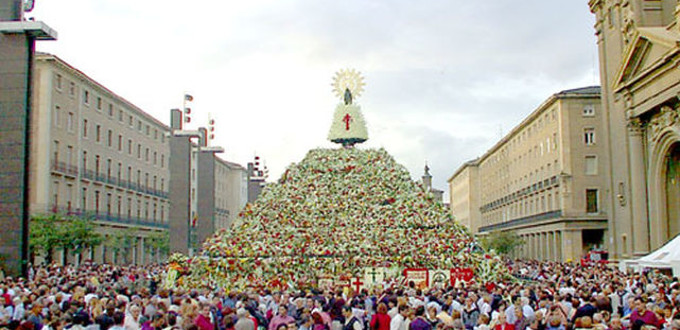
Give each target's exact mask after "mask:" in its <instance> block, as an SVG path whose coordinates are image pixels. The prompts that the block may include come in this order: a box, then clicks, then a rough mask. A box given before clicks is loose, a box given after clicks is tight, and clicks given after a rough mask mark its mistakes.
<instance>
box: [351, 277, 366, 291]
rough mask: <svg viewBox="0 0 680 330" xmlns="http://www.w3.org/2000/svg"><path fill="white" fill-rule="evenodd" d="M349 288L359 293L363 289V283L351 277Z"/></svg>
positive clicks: (358, 278)
mask: <svg viewBox="0 0 680 330" xmlns="http://www.w3.org/2000/svg"><path fill="white" fill-rule="evenodd" d="M349 287H350V288H352V289H354V292H357V293H358V292H360V291H361V288H363V287H364V282H363V281H361V278H360V277H353V278H351V281H350V282H349Z"/></svg>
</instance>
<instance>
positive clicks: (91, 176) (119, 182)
mask: <svg viewBox="0 0 680 330" xmlns="http://www.w3.org/2000/svg"><path fill="white" fill-rule="evenodd" d="M50 169H51V171H52V172H56V173H60V174H63V175H68V176H72V177H77V176H78V166H74V165H70V164H66V163H64V162H59V161H52V163H51V166H50ZM80 173H81V178H83V179H86V180H90V181H98V182H101V183H105V184H108V185H112V186H118V187H121V188H124V189H130V190H134V191H138V192H141V193H144V194H149V195H153V196H156V197H159V198H168V192H166V191H163V190H158V189H155V188H152V187H149V186H144V185H141V184H137V183H135V182H132V181H127V180H123V179H119V178H117V177H114V176H111V175H107V174H104V173H96V172H95V171H93V170H87V169H85V170H80Z"/></svg>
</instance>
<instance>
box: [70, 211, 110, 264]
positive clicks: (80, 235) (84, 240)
mask: <svg viewBox="0 0 680 330" xmlns="http://www.w3.org/2000/svg"><path fill="white" fill-rule="evenodd" d="M102 240H103V239H102V235H101V234H99V233H97V232H95V231H94V226H93V225H92V221H90V220H89V219H85V218H82V217H70V218H69V219H68V220H67V221H65V222H63V244H62V248H63V249H64V251H65V252H66V251H68V252H70V253H71V254H72V255H73V256H79V255H80V254H81V253H82V252H83V251H84V250H85V249H88V248H92V247H95V246H97V245H99V244H101V243H102Z"/></svg>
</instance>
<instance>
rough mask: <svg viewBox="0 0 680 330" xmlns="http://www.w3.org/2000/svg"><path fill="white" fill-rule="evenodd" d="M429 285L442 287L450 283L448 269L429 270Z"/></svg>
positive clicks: (449, 271)
mask: <svg viewBox="0 0 680 330" xmlns="http://www.w3.org/2000/svg"><path fill="white" fill-rule="evenodd" d="M429 284H430V285H429V286H430V287H433V288H439V289H444V288H446V287H448V286H449V285H450V284H451V270H450V269H436V270H431V271H429Z"/></svg>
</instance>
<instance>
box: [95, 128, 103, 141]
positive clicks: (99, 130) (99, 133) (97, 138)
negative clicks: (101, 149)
mask: <svg viewBox="0 0 680 330" xmlns="http://www.w3.org/2000/svg"><path fill="white" fill-rule="evenodd" d="M94 139H95V141H96V142H101V139H102V126H101V125H97V126H96V127H95V130H94Z"/></svg>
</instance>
